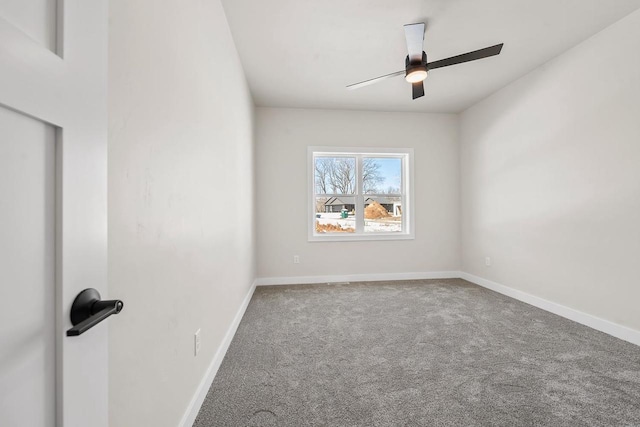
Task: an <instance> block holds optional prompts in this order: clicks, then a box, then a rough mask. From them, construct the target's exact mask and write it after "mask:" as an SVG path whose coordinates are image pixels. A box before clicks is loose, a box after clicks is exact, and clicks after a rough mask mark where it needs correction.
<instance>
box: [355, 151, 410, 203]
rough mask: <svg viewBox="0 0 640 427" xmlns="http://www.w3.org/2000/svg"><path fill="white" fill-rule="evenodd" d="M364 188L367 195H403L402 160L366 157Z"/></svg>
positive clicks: (363, 176)
mask: <svg viewBox="0 0 640 427" xmlns="http://www.w3.org/2000/svg"><path fill="white" fill-rule="evenodd" d="M362 187H363V189H364V193H365V194H374V193H377V194H401V193H402V159H399V158H397V157H395V158H393V157H364V158H363V159H362Z"/></svg>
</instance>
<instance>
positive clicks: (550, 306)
mask: <svg viewBox="0 0 640 427" xmlns="http://www.w3.org/2000/svg"><path fill="white" fill-rule="evenodd" d="M460 278H462V279H464V280H467V281H469V282H472V283H475V284H476V285H480V286H482V287H483V288H487V289H491V290H492V291H495V292H498V293H500V294H503V295H506V296H508V297H511V298H514V299H517V300H519V301H522V302H525V303H527V304H531V305H533V306H534V307H538V308H541V309H542V310H545V311H548V312H551V313H554V314H557V315H558V316H562V317H564V318H566V319H569V320H573V321H574V322H577V323H580V324H582V325H585V326H588V327H590V328H592V329H596V330H598V331H600V332H604V333H605V334H609V335H612V336H614V337H616V338H620V339H621V340H624V341H628V342H630V343H632V344H635V345H640V331H636V330H635V329H631V328H629V327H627V326H622V325H619V324H617V323H613V322H611V321H609V320H605V319H602V318H600V317H596V316H593V315H591V314H587V313H584V312H582V311H579V310H576V309H573V308H569V307H567V306H564V305H562V304H558V303H555V302H552V301H549V300H546V299H544V298H540V297H537V296H535V295H531V294H528V293H526V292H523V291H519V290H517V289H513V288H510V287H508V286H505V285H501V284H499V283H496V282H492V281H490V280H487V279H483V278H482V277H478V276H474V275H473V274H469V273H465V272H460Z"/></svg>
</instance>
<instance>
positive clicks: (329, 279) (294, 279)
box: [256, 271, 460, 286]
mask: <svg viewBox="0 0 640 427" xmlns="http://www.w3.org/2000/svg"><path fill="white" fill-rule="evenodd" d="M459 277H460V272H458V271H429V272H417V273H377V274H376V273H374V274H344V275H334V276H290V277H259V278H258V279H257V280H256V282H257V285H258V286H272V285H308V284H312V283H335V282H377V281H381V280H420V279H457V278H459Z"/></svg>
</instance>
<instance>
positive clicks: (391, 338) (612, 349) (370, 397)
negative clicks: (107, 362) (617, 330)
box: [194, 279, 640, 427]
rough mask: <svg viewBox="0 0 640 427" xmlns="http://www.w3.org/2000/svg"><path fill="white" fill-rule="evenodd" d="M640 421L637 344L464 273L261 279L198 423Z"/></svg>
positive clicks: (582, 423) (199, 425) (595, 423)
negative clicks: (387, 278) (279, 282)
mask: <svg viewBox="0 0 640 427" xmlns="http://www.w3.org/2000/svg"><path fill="white" fill-rule="evenodd" d="M409 425H411V426H477V425H482V426H494V425H502V426H504V425H509V426H513V425H518V426H533V425H536V426H537V425H549V426H569V425H576V426H588V425H593V426H612V425H615V426H619V425H640V347H637V346H635V345H632V344H629V343H627V342H624V341H621V340H618V339H616V338H613V337H611V336H608V335H606V334H603V333H600V332H597V331H595V330H593V329H589V328H587V327H585V326H582V325H579V324H577V323H574V322H571V321H569V320H566V319H563V318H561V317H558V316H555V315H553V314H550V313H547V312H545V311H542V310H539V309H537V308H535V307H532V306H529V305H527V304H524V303H521V302H519V301H516V300H513V299H510V298H508V297H505V296H502V295H500V294H497V293H494V292H491V291H488V290H486V289H483V288H481V287H478V286H476V285H473V284H471V283H469V282H466V281H464V280H459V279H448V280H415V281H402V282H368V283H365V282H360V283H351V284H346V285H326V284H325V285H300V286H279V287H260V288H258V289H257V290H256V292H255V294H254V296H253V299H252V300H251V303H250V304H249V307H248V309H247V311H246V314H245V315H244V318H243V319H242V322H241V324H240V326H239V328H238V331H237V333H236V335H235V337H234V339H233V342H232V343H231V346H230V348H229V350H228V352H227V355H226V357H225V359H224V361H223V363H222V366H221V367H220V370H219V372H218V374H217V376H216V378H215V380H214V382H213V385H212V386H211V389H210V390H209V394H208V395H207V397H206V400H205V402H204V404H203V406H202V409H201V410H200V413H199V415H198V417H197V419H196V422H195V423H194V426H196V427H205V426H409Z"/></svg>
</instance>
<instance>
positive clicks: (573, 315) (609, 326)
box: [179, 271, 640, 427]
mask: <svg viewBox="0 0 640 427" xmlns="http://www.w3.org/2000/svg"><path fill="white" fill-rule="evenodd" d="M457 278H461V279H464V280H467V281H469V282H471V283H474V284H476V285H479V286H482V287H483V288H487V289H490V290H492V291H495V292H498V293H500V294H502V295H506V296H508V297H511V298H514V299H516V300H518V301H522V302H524V303H527V304H530V305H533V306H534V307H538V308H540V309H542V310H545V311H548V312H551V313H554V314H557V315H558V316H561V317H564V318H566V319H569V320H573V321H574V322H577V323H580V324H582V325H585V326H588V327H590V328H592V329H596V330H598V331H600V332H604V333H605V334H608V335H611V336H614V337H616V338H620V339H621V340H624V341H628V342H630V343H632V344H635V345H640V331H637V330H635V329H631V328H628V327H626V326H622V325H619V324H617V323H613V322H611V321H608V320H605V319H602V318H599V317H596V316H593V315H590V314H587V313H583V312H582V311H578V310H575V309H573V308H569V307H566V306H564V305H561V304H558V303H555V302H552V301H549V300H546V299H544V298H540V297H537V296H535V295H531V294H528V293H526V292H523V291H519V290H517V289H513V288H510V287H508V286H505V285H501V284H499V283H496V282H492V281H490V280H487V279H483V278H482V277H478V276H474V275H472V274H469V273H465V272H461V271H432V272H416V273H378V274H346V275H334V276H292V277H260V278H257V279H256V280H255V281H254V282H253V284H252V285H251V289H249V292H248V293H247V296H246V297H245V299H244V301H243V302H242V304H241V305H240V308H239V309H238V312H237V313H236V316H235V317H234V319H233V322H232V323H231V325H230V326H229V329H228V330H227V333H226V334H225V336H224V339H223V340H222V343H221V344H220V347H218V351H216V354H215V355H214V357H213V360H212V361H211V364H210V365H209V368H208V369H207V372H206V373H205V375H204V377H203V379H202V381H201V382H200V385H199V386H198V389H197V390H196V392H195V394H194V396H193V398H192V399H191V402H190V403H189V406H188V407H187V410H186V412H185V414H184V416H183V417H182V420H181V421H180V424H179V426H180V427H190V426H191V425H193V422H194V421H195V419H196V416H197V415H198V411H200V407H201V406H202V403H203V402H204V399H205V397H206V396H207V393H208V392H209V388H210V387H211V383H213V379H214V378H215V376H216V373H217V372H218V369H219V368H220V365H221V364H222V360H223V359H224V355H225V353H226V352H227V349H228V348H229V345H230V344H231V340H232V339H233V336H234V335H235V333H236V330H237V329H238V326H239V325H240V321H241V320H242V317H243V316H244V313H245V311H246V309H247V306H248V305H249V302H250V301H251V297H252V296H253V293H254V291H255V289H256V286H272V285H295V284H312V283H335V282H357V281H381V280H420V279H457Z"/></svg>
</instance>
